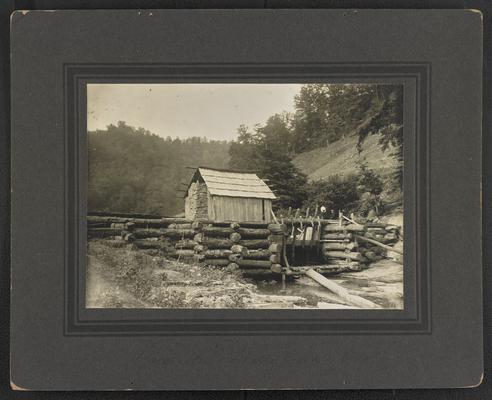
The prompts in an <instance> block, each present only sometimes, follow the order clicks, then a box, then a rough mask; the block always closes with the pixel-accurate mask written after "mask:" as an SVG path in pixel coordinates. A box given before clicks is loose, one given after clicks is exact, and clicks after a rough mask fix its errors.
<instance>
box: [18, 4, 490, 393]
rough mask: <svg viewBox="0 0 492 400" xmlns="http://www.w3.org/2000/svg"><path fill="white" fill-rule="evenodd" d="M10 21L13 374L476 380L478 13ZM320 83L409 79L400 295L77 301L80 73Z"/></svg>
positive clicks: (68, 16)
mask: <svg viewBox="0 0 492 400" xmlns="http://www.w3.org/2000/svg"><path fill="white" fill-rule="evenodd" d="M11 35H12V36H11V43H12V51H11V54H12V61H11V62H12V64H11V67H12V141H11V148H12V294H11V301H12V305H11V307H12V309H11V381H12V386H13V387H16V388H19V389H28V390H55V389H56V390H104V389H113V390H114V389H121V390H123V389H125V390H126V389H133V390H154V389H185V390H186V389H188V390H198V389H203V390H206V389H339V388H346V389H356V388H436V387H469V386H475V385H478V384H479V383H480V382H481V379H482V374H483V357H482V351H483V347H482V280H481V275H482V274H481V268H482V247H481V240H482V238H481V204H480V197H481V193H480V183H481V102H482V97H481V84H482V82H481V76H482V18H481V14H480V13H478V12H476V11H472V10H435V11H432V10H426V11H424V10H401V11H400V10H379V11H377V10H230V11H226V10H172V11H171V10H166V11H164V10H151V11H150V10H148V11H145V10H141V11H138V10H133V11H130V10H127V11H49V12H48V11H29V12H28V11H18V12H15V13H14V14H13V15H12V20H11ZM317 81H320V82H324V81H326V82H328V81H330V82H331V81H333V82H335V81H336V82H341V81H343V82H366V81H372V82H393V83H394V82H400V83H401V84H403V85H404V88H405V103H404V108H405V117H404V118H405V150H404V151H405V189H404V190H405V194H404V198H405V310H404V311H401V312H398V311H392V310H377V311H370V310H368V311H361V310H353V311H344V312H340V311H339V310H337V311H332V310H314V311H299V310H269V311H267V310H86V309H84V308H83V292H84V287H85V286H84V285H85V282H84V276H85V258H86V254H85V234H84V233H85V221H84V215H85V211H86V204H85V203H86V192H85V183H86V178H87V177H86V166H87V159H86V148H85V140H86V139H85V132H86V128H85V114H84V111H85V107H86V106H85V85H86V84H87V83H90V82H317Z"/></svg>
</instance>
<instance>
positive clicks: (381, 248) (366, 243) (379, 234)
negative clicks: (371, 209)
mask: <svg viewBox="0 0 492 400" xmlns="http://www.w3.org/2000/svg"><path fill="white" fill-rule="evenodd" d="M401 239H402V238H401V232H400V227H399V226H397V225H390V224H384V223H375V222H371V223H367V224H366V225H365V231H364V232H362V233H361V234H360V236H358V237H357V241H358V242H359V249H360V252H361V253H362V254H363V255H364V257H365V258H367V259H368V260H369V262H376V261H379V260H382V259H383V258H388V257H390V258H395V257H394V256H393V254H391V255H390V253H394V252H398V253H400V251H398V250H397V248H396V247H395V248H392V246H395V244H397V243H398V242H399V241H400V240H401ZM376 242H377V243H379V244H377V243H376ZM395 259H396V260H397V261H402V257H399V256H398V257H396V258H395Z"/></svg>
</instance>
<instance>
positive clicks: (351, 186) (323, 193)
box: [304, 175, 359, 215]
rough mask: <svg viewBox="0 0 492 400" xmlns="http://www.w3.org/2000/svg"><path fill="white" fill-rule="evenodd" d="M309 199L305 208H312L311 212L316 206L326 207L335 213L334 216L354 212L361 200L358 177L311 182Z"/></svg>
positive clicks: (335, 177) (335, 176)
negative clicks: (340, 212)
mask: <svg viewBox="0 0 492 400" xmlns="http://www.w3.org/2000/svg"><path fill="white" fill-rule="evenodd" d="M307 198H308V200H307V201H306V202H305V204H304V207H310V209H311V210H313V209H314V208H315V207H316V206H319V207H321V206H325V207H326V209H327V210H330V211H333V214H334V215H338V212H339V211H343V212H345V213H348V212H351V211H354V210H355V209H356V208H357V205H358V200H359V191H358V190H357V176H355V175H350V176H347V177H343V176H340V175H332V176H330V177H328V178H327V179H320V180H317V181H313V182H310V183H309V185H308V187H307Z"/></svg>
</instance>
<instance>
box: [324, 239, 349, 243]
mask: <svg viewBox="0 0 492 400" xmlns="http://www.w3.org/2000/svg"><path fill="white" fill-rule="evenodd" d="M351 241H352V240H351V239H321V240H320V242H321V243H350V242H351Z"/></svg>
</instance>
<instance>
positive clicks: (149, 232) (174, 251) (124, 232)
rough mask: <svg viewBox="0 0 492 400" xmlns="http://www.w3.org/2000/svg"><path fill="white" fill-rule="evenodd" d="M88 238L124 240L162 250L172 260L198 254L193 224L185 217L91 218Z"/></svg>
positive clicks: (92, 216) (138, 245)
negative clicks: (195, 250) (195, 249)
mask: <svg viewBox="0 0 492 400" xmlns="http://www.w3.org/2000/svg"><path fill="white" fill-rule="evenodd" d="M87 235H88V238H89V239H90V238H110V239H116V240H125V241H126V242H128V243H132V244H133V245H134V246H135V247H137V248H139V249H145V250H150V249H154V250H159V251H161V252H164V253H166V255H168V256H170V257H176V258H177V257H179V258H192V257H193V256H194V254H195V252H194V246H195V245H196V244H197V243H196V242H194V241H193V240H192V239H193V237H194V236H195V230H194V229H193V228H192V221H190V220H187V219H185V218H137V217H115V216H101V215H96V216H94V215H90V216H88V217H87Z"/></svg>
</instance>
